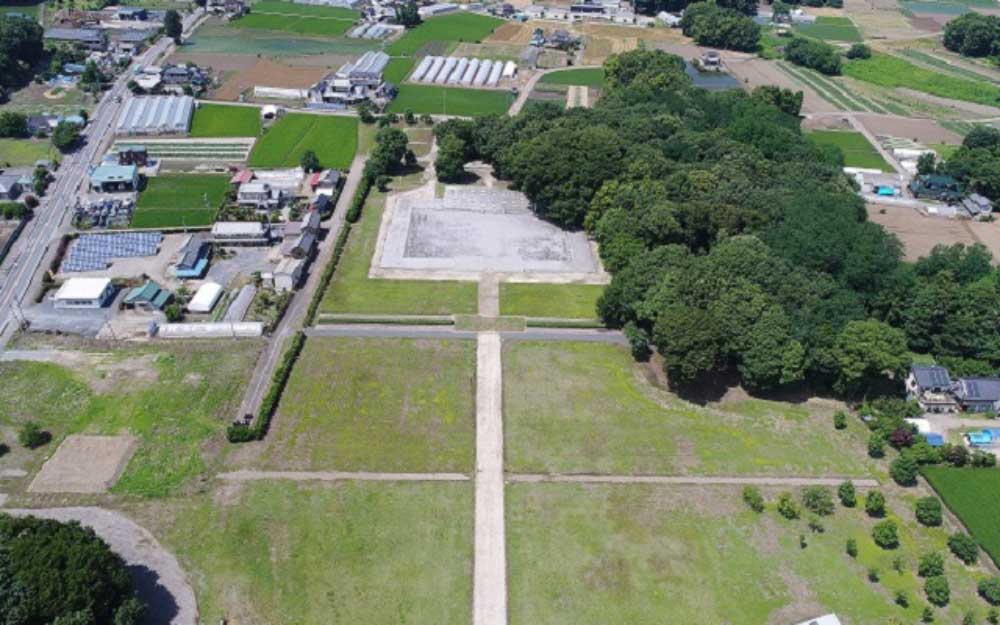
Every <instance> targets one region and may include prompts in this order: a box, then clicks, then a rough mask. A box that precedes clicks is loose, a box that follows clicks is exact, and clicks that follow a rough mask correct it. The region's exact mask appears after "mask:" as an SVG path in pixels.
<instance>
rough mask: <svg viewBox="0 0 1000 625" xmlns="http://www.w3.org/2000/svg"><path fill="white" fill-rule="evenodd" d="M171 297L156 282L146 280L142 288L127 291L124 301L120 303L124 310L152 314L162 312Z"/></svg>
mask: <svg viewBox="0 0 1000 625" xmlns="http://www.w3.org/2000/svg"><path fill="white" fill-rule="evenodd" d="M173 297H174V296H173V294H172V293H171V292H170V291H168V290H166V289H164V288H163V287H161V286H160V285H159V284H157V283H156V282H154V281H152V280H146V283H145V284H143V285H142V286H137V287H135V288H134V289H132V290H131V291H129V292H128V293H127V294H126V295H125V299H124V300H122V303H123V304H124V305H125V307H126V308H131V309H139V310H145V311H147V312H152V311H154V310H163V309H164V308H165V307H166V306H167V304H169V303H170V300H172V299H173Z"/></svg>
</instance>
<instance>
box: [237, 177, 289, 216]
mask: <svg viewBox="0 0 1000 625" xmlns="http://www.w3.org/2000/svg"><path fill="white" fill-rule="evenodd" d="M283 200H284V193H282V192H281V190H279V189H275V188H274V187H272V186H271V185H270V184H268V183H266V182H247V183H244V184H241V185H240V189H239V191H237V192H236V203H237V204H239V205H240V206H252V207H253V208H256V209H261V210H266V209H272V208H278V207H279V206H281V202H282V201H283Z"/></svg>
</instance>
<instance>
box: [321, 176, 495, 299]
mask: <svg viewBox="0 0 1000 625" xmlns="http://www.w3.org/2000/svg"><path fill="white" fill-rule="evenodd" d="M384 207H385V194H384V193H382V192H380V191H377V190H374V189H373V190H372V192H371V194H370V195H369V196H368V201H367V203H366V204H365V208H364V211H362V213H361V220H360V221H359V222H358V223H357V224H355V226H354V228H352V229H351V236H350V238H349V239H348V241H347V246H346V248H345V249H344V255H343V257H342V258H341V259H340V264H338V265H337V272H336V273H335V274H334V278H333V282H332V283H331V284H330V288H329V289H328V290H327V292H326V293H325V294H324V295H323V302H322V304H321V305H320V310H322V311H323V312H328V313H356V314H392V315H404V314H413V315H445V314H457V313H468V314H472V313H475V312H476V310H477V307H478V300H477V295H478V290H477V286H476V283H475V282H449V281H430V280H419V281H416V280H381V279H371V278H369V277H368V271H369V268H370V267H371V262H372V255H373V254H374V253H375V244H376V241H377V239H378V231H379V224H380V223H381V220H382V210H383V208H384Z"/></svg>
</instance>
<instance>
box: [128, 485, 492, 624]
mask: <svg viewBox="0 0 1000 625" xmlns="http://www.w3.org/2000/svg"><path fill="white" fill-rule="evenodd" d="M225 491H226V492H225V494H224V495H222V496H221V497H217V498H213V497H207V496H202V497H196V498H188V499H186V500H184V501H180V502H178V503H177V506H176V508H177V510H176V512H173V513H172V514H169V515H166V516H167V517H168V518H163V517H164V516H165V515H164V514H163V512H162V511H151V512H148V513H147V514H148V516H149V522H150V523H152V524H155V525H156V526H158V527H159V528H160V529H159V531H158V532H157V533H158V534H160V535H161V536H163V540H164V542H165V543H166V545H167V546H168V547H170V548H171V549H172V550H173V551H175V552H176V553H177V554H178V557H179V559H180V561H181V563H182V564H183V565H184V568H185V569H187V571H189V579H190V580H191V583H192V584H193V586H194V589H195V593H196V595H197V598H198V612H199V613H200V614H201V617H202V618H203V619H204V620H205V622H211V623H217V622H219V621H220V620H221V619H225V620H227V621H228V622H231V623H340V622H347V623H409V624H411V625H467V624H468V623H469V622H471V619H472V616H471V611H472V610H471V604H472V598H471V597H472V590H471V585H472V576H471V574H470V571H471V570H472V544H473V540H472V491H471V486H470V485H469V484H455V483H449V484H415V483H411V484H384V483H383V484H376V483H338V484H310V485H299V484H290V483H257V484H247V485H245V486H242V487H238V486H236V485H230V486H227V487H225Z"/></svg>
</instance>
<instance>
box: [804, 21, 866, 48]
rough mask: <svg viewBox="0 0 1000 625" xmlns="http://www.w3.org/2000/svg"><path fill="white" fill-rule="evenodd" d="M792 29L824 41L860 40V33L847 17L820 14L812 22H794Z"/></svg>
mask: <svg viewBox="0 0 1000 625" xmlns="http://www.w3.org/2000/svg"><path fill="white" fill-rule="evenodd" d="M794 30H795V31H796V32H799V33H801V34H803V35H806V36H807V37H814V38H816V39H823V40H825V41H848V42H854V41H861V33H860V32H858V28H857V27H856V26H855V25H854V22H852V21H851V20H850V19H849V18H846V17H831V16H829V15H820V16H819V17H817V18H816V22H815V23H813V24H796V25H795V28H794Z"/></svg>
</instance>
